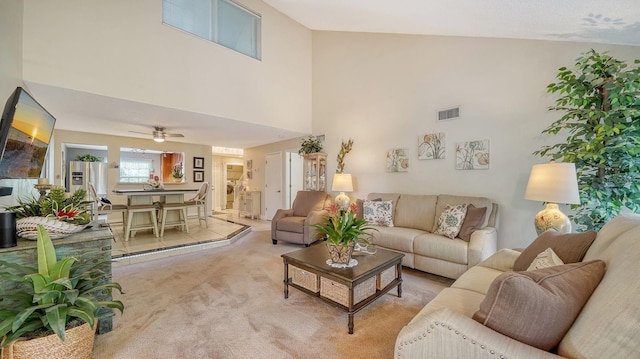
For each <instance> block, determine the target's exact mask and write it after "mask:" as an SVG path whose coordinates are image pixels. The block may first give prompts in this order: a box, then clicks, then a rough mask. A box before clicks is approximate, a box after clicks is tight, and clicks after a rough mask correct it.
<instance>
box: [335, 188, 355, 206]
mask: <svg viewBox="0 0 640 359" xmlns="http://www.w3.org/2000/svg"><path fill="white" fill-rule="evenodd" d="M335 202H336V205H337V206H338V207H340V209H343V210H346V209H347V208H349V203H351V198H349V196H347V195H346V194H344V192H340V194H339V195H337V196H336V199H335Z"/></svg>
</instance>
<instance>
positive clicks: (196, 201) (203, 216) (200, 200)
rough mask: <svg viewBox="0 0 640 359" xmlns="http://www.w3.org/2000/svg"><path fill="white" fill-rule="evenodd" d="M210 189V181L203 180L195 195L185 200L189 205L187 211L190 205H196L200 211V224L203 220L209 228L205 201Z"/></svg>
mask: <svg viewBox="0 0 640 359" xmlns="http://www.w3.org/2000/svg"><path fill="white" fill-rule="evenodd" d="M208 190H209V182H203V183H202V185H200V189H199V190H198V193H196V195H195V197H193V198H191V199H189V200H186V201H184V204H185V205H186V206H187V211H188V208H189V207H196V211H198V225H201V224H202V223H201V222H204V224H205V226H206V227H207V228H209V224H208V223H207V213H206V207H205V201H206V200H207V193H208V192H209V191H208ZM200 210H202V213H200Z"/></svg>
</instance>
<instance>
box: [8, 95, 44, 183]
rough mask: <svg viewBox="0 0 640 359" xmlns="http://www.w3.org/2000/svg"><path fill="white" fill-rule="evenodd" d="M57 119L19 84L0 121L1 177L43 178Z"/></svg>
mask: <svg viewBox="0 0 640 359" xmlns="http://www.w3.org/2000/svg"><path fill="white" fill-rule="evenodd" d="M55 123H56V119H55V118H54V117H53V116H51V114H50V113H49V112H47V110H45V109H44V108H43V107H42V106H40V104H39V103H38V102H37V101H36V100H34V99H33V97H31V95H29V94H28V93H27V92H26V91H25V90H24V89H23V88H22V87H18V88H16V90H15V91H14V92H13V94H12V95H11V97H9V99H8V100H7V104H6V105H5V108H4V111H3V112H2V121H1V122H0V146H1V148H2V152H1V157H0V178H39V177H40V173H41V172H42V167H43V165H44V160H45V157H46V156H47V149H48V148H49V142H50V141H51V135H52V134H53V126H54V125H55Z"/></svg>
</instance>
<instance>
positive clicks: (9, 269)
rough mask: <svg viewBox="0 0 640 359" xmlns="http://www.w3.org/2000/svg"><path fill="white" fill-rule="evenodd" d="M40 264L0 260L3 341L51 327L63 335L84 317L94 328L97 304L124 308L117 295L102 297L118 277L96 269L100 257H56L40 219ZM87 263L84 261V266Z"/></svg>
mask: <svg viewBox="0 0 640 359" xmlns="http://www.w3.org/2000/svg"><path fill="white" fill-rule="evenodd" d="M36 247H37V254H38V263H37V264H38V267H37V269H36V268H32V267H29V266H22V265H17V264H14V263H8V262H5V261H0V278H1V279H2V282H3V284H2V286H1V287H0V288H1V292H0V337H3V336H6V337H5V338H4V339H3V341H2V346H5V345H7V344H9V343H11V342H12V341H14V340H16V339H17V338H19V337H25V336H26V337H27V338H33V337H39V336H46V335H50V334H53V333H55V334H56V335H58V337H59V338H60V339H61V340H65V330H66V329H67V328H69V327H72V326H73V323H72V322H74V321H75V322H77V323H78V325H80V324H82V323H84V322H86V323H89V325H90V326H91V327H92V328H93V327H94V325H95V323H96V318H97V313H98V309H100V308H115V309H118V310H120V312H121V313H122V312H123V311H124V304H123V303H122V302H121V301H119V300H104V298H105V294H106V295H111V293H112V290H113V289H117V290H118V291H119V292H120V293H122V288H121V286H120V284H118V283H112V282H109V281H108V274H107V273H105V272H103V271H102V270H100V269H99V267H100V266H101V265H102V264H103V263H104V262H99V263H93V262H92V263H90V264H87V263H82V262H80V261H78V259H76V258H73V257H66V258H62V259H60V260H56V252H55V249H54V247H53V243H52V242H51V238H50V237H49V235H48V234H47V232H46V231H45V229H44V228H43V227H42V226H41V225H38V238H37V243H36ZM87 266H88V267H87Z"/></svg>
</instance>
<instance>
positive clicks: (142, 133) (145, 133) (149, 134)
mask: <svg viewBox="0 0 640 359" xmlns="http://www.w3.org/2000/svg"><path fill="white" fill-rule="evenodd" d="M129 132H132V133H139V134H141V135H148V136H151V135H153V134H152V133H149V132H138V131H131V130H129Z"/></svg>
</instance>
